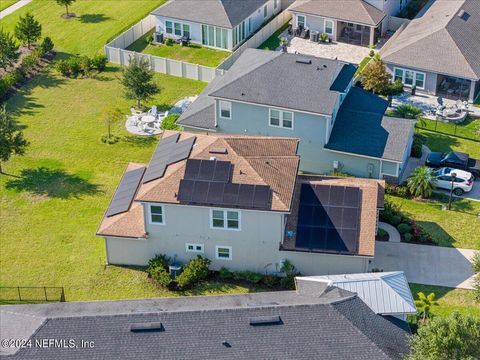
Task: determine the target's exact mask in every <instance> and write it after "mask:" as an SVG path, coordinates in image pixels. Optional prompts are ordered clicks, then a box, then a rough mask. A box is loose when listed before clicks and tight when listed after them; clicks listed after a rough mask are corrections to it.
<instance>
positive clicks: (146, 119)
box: [141, 115, 157, 124]
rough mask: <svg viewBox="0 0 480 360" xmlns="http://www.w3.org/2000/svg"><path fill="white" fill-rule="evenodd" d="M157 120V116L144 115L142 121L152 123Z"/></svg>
mask: <svg viewBox="0 0 480 360" xmlns="http://www.w3.org/2000/svg"><path fill="white" fill-rule="evenodd" d="M155 120H157V119H156V118H155V116H153V115H145V116H142V120H141V121H142V122H143V123H147V124H151V123H153V122H155Z"/></svg>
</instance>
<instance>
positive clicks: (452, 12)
mask: <svg viewBox="0 0 480 360" xmlns="http://www.w3.org/2000/svg"><path fill="white" fill-rule="evenodd" d="M479 32H480V1H478V0H455V1H435V2H434V3H433V4H432V5H431V7H430V8H429V9H428V10H427V11H426V12H425V13H424V14H423V16H421V17H420V18H417V19H414V20H412V21H411V22H410V23H409V24H408V25H407V27H406V28H405V29H404V30H403V31H402V32H401V33H400V34H399V35H398V36H396V37H392V39H391V40H390V41H389V42H388V43H387V44H386V45H385V47H384V48H385V50H382V51H381V53H382V58H383V60H384V61H385V63H386V64H387V66H388V68H389V69H390V71H391V72H392V74H393V76H394V78H395V79H400V80H402V82H403V83H404V84H405V86H406V87H412V86H413V85H415V86H416V89H417V91H418V92H425V93H428V94H432V95H437V96H442V97H446V98H450V99H461V100H469V101H474V99H475V98H476V97H477V96H478V94H479V93H480V60H479V59H480V35H479Z"/></svg>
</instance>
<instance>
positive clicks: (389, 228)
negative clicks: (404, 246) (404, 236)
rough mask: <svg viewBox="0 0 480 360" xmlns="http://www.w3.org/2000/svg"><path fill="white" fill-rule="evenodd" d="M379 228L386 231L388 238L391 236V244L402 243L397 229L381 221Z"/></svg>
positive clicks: (389, 239)
mask: <svg viewBox="0 0 480 360" xmlns="http://www.w3.org/2000/svg"><path fill="white" fill-rule="evenodd" d="M378 227H379V228H380V229H383V230H385V231H386V232H387V233H388V236H389V238H388V241H389V242H396V243H399V242H400V233H399V232H398V230H397V229H395V227H393V226H392V225H390V224H387V223H384V222H381V221H379V222H378Z"/></svg>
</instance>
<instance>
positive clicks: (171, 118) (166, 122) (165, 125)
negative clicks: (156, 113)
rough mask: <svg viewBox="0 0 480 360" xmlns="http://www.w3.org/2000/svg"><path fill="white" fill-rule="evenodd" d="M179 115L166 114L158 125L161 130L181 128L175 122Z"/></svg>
mask: <svg viewBox="0 0 480 360" xmlns="http://www.w3.org/2000/svg"><path fill="white" fill-rule="evenodd" d="M179 117H180V115H178V114H172V115H168V116H167V117H166V118H165V119H163V121H162V124H161V125H160V127H161V128H162V129H163V130H182V127H181V126H178V125H177V124H176V121H177V120H178V118H179Z"/></svg>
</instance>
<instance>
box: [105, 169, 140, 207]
mask: <svg viewBox="0 0 480 360" xmlns="http://www.w3.org/2000/svg"><path fill="white" fill-rule="evenodd" d="M144 172H145V167H141V168H138V169H135V170H129V171H127V172H126V173H125V174H124V175H123V177H122V180H121V181H120V184H119V185H118V188H117V190H116V191H115V195H114V196H113V199H112V201H111V202H110V205H109V206H108V209H107V213H106V216H107V217H110V216H113V215H117V214H121V213H124V212H126V211H128V210H129V209H130V206H131V205H132V201H133V198H134V196H135V193H136V192H137V189H138V185H139V184H140V180H141V179H142V176H143V173H144Z"/></svg>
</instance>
